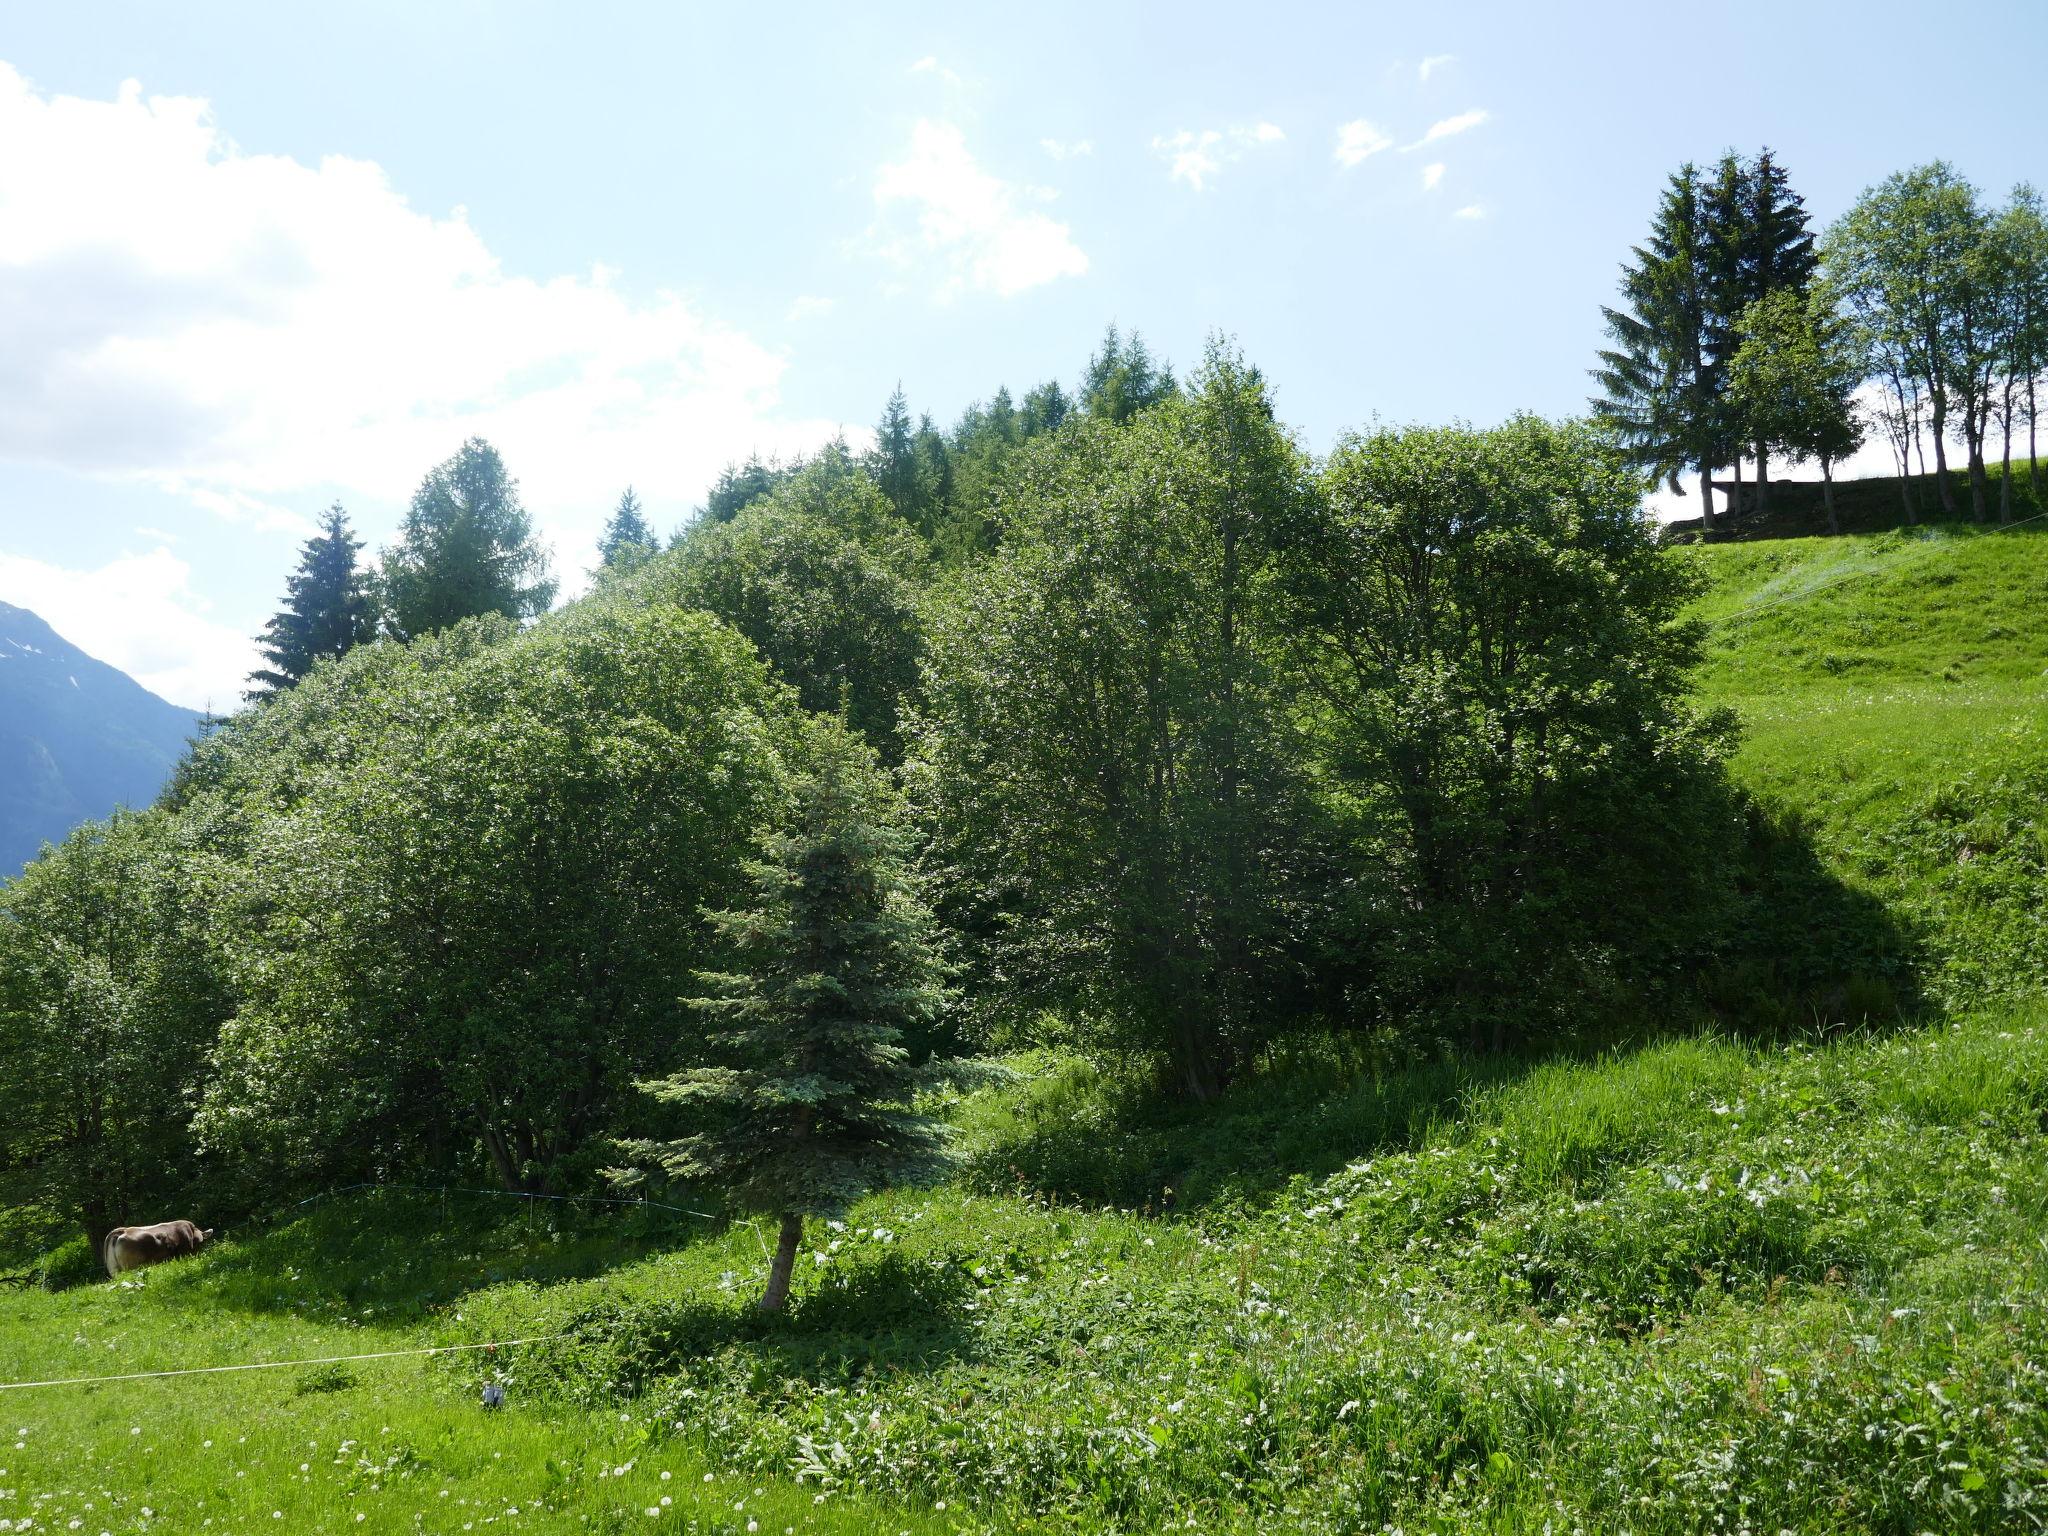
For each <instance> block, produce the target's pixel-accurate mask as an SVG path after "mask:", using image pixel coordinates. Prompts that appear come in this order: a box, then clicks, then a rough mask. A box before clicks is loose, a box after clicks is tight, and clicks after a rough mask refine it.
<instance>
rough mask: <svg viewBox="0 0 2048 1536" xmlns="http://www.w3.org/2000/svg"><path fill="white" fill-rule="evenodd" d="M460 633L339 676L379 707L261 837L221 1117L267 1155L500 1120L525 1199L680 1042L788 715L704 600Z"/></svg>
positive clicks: (471, 1129) (251, 1157)
mask: <svg viewBox="0 0 2048 1536" xmlns="http://www.w3.org/2000/svg"><path fill="white" fill-rule="evenodd" d="M451 640H453V641H454V643H455V645H456V647H457V648H458V649H466V654H461V655H460V656H459V658H458V659H453V660H451V661H449V662H447V663H446V664H443V665H438V666H436V665H431V662H432V660H433V657H432V652H431V651H429V652H428V653H426V654H425V655H423V656H422V657H420V658H417V659H415V662H414V664H413V665H400V666H395V667H383V668H375V669H374V670H373V671H369V672H368V675H357V676H354V677H351V676H346V675H342V676H337V677H335V678H334V679H333V681H332V685H331V687H332V691H333V692H335V693H345V692H348V691H350V690H351V689H352V687H355V686H361V687H362V688H364V689H365V691H366V695H367V696H366V697H359V698H358V699H357V700H355V701H352V704H351V707H350V708H348V709H347V710H346V711H345V712H343V713H339V714H338V715H337V716H336V717H335V722H334V723H335V725H336V726H337V727H338V730H337V732H336V735H337V737H338V739H334V740H330V741H329V742H327V743H324V744H320V745H321V746H322V748H323V749H322V750H321V751H320V754H319V756H320V760H318V761H315V762H311V763H303V764H292V763H287V764H284V765H279V766H282V767H284V768H285V770H286V772H287V773H288V774H289V775H290V776H291V778H292V779H293V780H294V783H295V792H294V797H293V800H292V801H291V803H289V804H288V805H286V806H284V807H281V808H279V809H277V810H275V811H273V812H267V813H264V814H259V815H257V816H255V817H254V819H253V821H252V823H251V824H250V825H249V826H248V827H247V829H246V831H245V832H244V833H243V834H242V835H243V836H244V837H245V838H246V842H245V845H244V850H243V853H242V856H241V859H240V861H239V863H238V868H237V871H236V883H235V888H234V890H233V892H232V894H231V898H230V900H229V901H228V903H226V905H225V910H224V911H223V914H222V924H223V927H224V929H225V930H226V932H225V934H224V936H223V940H222V942H223V946H224V948H225V950H226V952H227V963H228V967H229V970H230V973H231V975H232V977H233V980H234V985H235V992H236V995H237V999H238V1007H237V1011H236V1015H235V1017H234V1018H233V1019H232V1020H231V1021H230V1022H229V1023H228V1024H227V1025H226V1026H225V1027H224V1028H223V1030H222V1032H221V1036H220V1041H219V1044H218V1046H217V1047H216V1049H215V1051H214V1053H213V1076H212V1079H211V1081H210V1082H209V1084H208V1085H207V1089H206V1094H205V1101H204V1105H203V1107H202V1111H201V1114H200V1117H199V1129H200V1132H201V1135H202V1137H203V1138H204V1139H205V1141H206V1143H207V1144H208V1145H209V1146H211V1147H214V1148H218V1149H220V1150H221V1151H222V1152H223V1153H227V1152H230V1151H231V1152H232V1153H233V1156H234V1162H235V1165H236V1166H237V1167H238V1168H240V1169H242V1170H243V1171H244V1172H245V1173H249V1174H254V1173H255V1172H256V1171H258V1170H262V1171H265V1172H267V1173H269V1174H272V1175H273V1176H274V1175H275V1174H276V1173H280V1172H281V1173H283V1174H285V1175H287V1176H297V1177H307V1176H310V1175H315V1174H318V1175H324V1176H339V1175H341V1174H343V1173H353V1174H355V1175H357V1176H361V1174H362V1173H364V1172H367V1171H369V1170H372V1169H376V1168H379V1167H388V1166H391V1165H392V1164H393V1163H398V1164H408V1163H412V1164H417V1163H427V1164H440V1165H443V1166H445V1165H446V1164H447V1163H448V1162H449V1161H450V1160H451V1159H452V1158H455V1157H459V1156H461V1155H462V1154H464V1153H465V1152H466V1150H467V1148H468V1147H469V1146H470V1145H471V1143H472V1138H480V1139H481V1141H482V1144H483V1147H484V1150H485V1152H486V1154H487V1156H488V1158H489V1162H490V1166H491V1168H492V1170H493V1171H494V1172H495V1174H496V1176H497V1177H498V1178H499V1179H500V1180H501V1181H502V1182H503V1183H504V1184H505V1185H506V1186H507V1187H525V1188H536V1187H542V1188H544V1187H553V1186H555V1185H557V1184H559V1183H560V1182H561V1181H563V1180H564V1179H567V1178H570V1177H572V1176H573V1175H574V1173H575V1171H576V1170H577V1169H578V1168H579V1167H583V1166H585V1165H586V1164H587V1158H588V1156H590V1155H594V1152H592V1153H588V1154H586V1153H585V1151H584V1149H585V1148H586V1147H587V1146H589V1145H590V1144H591V1143H592V1142H593V1140H594V1138H596V1137H597V1136H598V1135H599V1134H601V1133H602V1132H604V1131H606V1130H609V1129H612V1128H613V1127H614V1123H615V1122H614V1116H615V1114H616V1113H617V1112H618V1111H619V1110H620V1107H621V1104H622V1102H623V1101H622V1095H625V1096H626V1098H627V1099H630V1095H629V1094H628V1083H629V1082H630V1080H631V1078H633V1077H634V1076H636V1075H639V1074H642V1073H645V1072H647V1071H650V1070H653V1069H655V1068H657V1067H658V1066H660V1065H662V1064H663V1063H664V1062H665V1061H666V1060H667V1059H669V1058H668V1056H667V1054H666V1053H667V1052H668V1051H669V1050H670V1049H671V1048H672V1042H671V1036H670V1024H669V1011H670V1009H669V1005H670V1000H671V999H672V998H673V997H674V995H675V993H676V991H677V990H678V989H679V987H680V985H681V983H682V981H683V980H684V978H686V977H687V976H688V974H689V973H690V971H691V969H692V968H693V967H694V966H696V965H698V964H701V963H702V962H703V961H704V960H705V959H706V958H707V956H708V955H709V953H710V951H709V950H708V949H707V948H706V947H705V946H706V945H707V943H708V938H709V936H708V934H707V932H706V930H705V927H704V925H703V923H702V921H701V920H700V918H699V916H698V913H699V909H700V908H702V907H703V906H704V905H706V904H707V903H708V904H717V903H719V902H721V901H723V900H725V899H727V898H728V897H729V896H730V895H732V894H733V893H734V892H735V891H736V890H737V889H738V881H739V878H740V863H741V860H742V857H743V854H744V851H745V848H744V843H745V836H744V829H745V828H747V827H749V826H751V825H752V824H753V823H754V822H755V820H756V819H757V818H758V817H759V816H760V815H761V814H762V813H763V810H764V809H765V807H766V806H768V805H769V804H770V803H772V801H773V799H774V797H775V796H777V795H778V794H779V793H780V787H779V786H780V777H781V762H780V754H781V752H782V751H783V750H784V748H785V746H786V744H787V742H788V740H789V736H788V731H789V723H788V722H789V716H788V710H787V705H786V704H785V703H784V701H783V699H782V697H781V696H780V695H779V692H778V691H777V690H776V689H775V688H774V687H773V686H772V685H771V684H770V683H769V682H768V681H767V679H766V678H765V677H764V676H763V674H762V671H761V669H760V667H759V664H758V663H757V662H756V661H755V660H754V658H753V657H752V656H751V655H750V654H749V648H748V647H747V645H746V643H745V642H744V641H743V640H742V639H740V638H739V637H738V636H736V635H734V634H733V633H732V632H731V631H729V630H727V629H725V628H724V627H723V626H721V625H719V624H717V623H716V622H715V621H713V620H711V619H710V618H708V617H706V616H704V615H698V614H684V613H681V612H679V611H677V610H675V609H673V608H660V607H657V608H650V609H644V610H635V609H632V608H630V607H625V606H620V605H615V604H608V603H601V602H600V603H592V604H586V605H585V606H584V607H582V608H580V609H579V610H578V611H577V612H576V613H575V614H574V615H571V616H564V617H563V618H561V619H559V620H556V621H552V622H550V623H548V624H546V625H543V626H540V627H538V628H536V629H534V630H532V631H530V632H527V633H525V634H522V635H518V636H516V637H505V638H501V639H499V640H497V642H496V643H489V637H488V635H487V634H485V633H483V632H482V631H471V629H470V626H462V627H459V628H458V630H457V631H455V632H453V635H452V636H451ZM350 659H351V660H353V659H354V658H350ZM422 661H424V662H428V663H429V664H428V665H420V664H419V662H422ZM345 670H346V668H344V671H345ZM313 708H314V710H317V709H318V708H319V705H318V703H315V704H314V706H313ZM307 745H315V743H307ZM258 773H259V776H261V774H262V770H261V768H260V766H259V768H258ZM229 782H232V781H231V780H230V781H229ZM252 809H254V808H253V807H251V806H249V804H248V802H246V801H244V802H241V812H242V814H244V815H247V814H248V813H249V812H250V811H251V810H252ZM579 1157H583V1158H584V1159H585V1163H579V1162H578V1159H579Z"/></svg>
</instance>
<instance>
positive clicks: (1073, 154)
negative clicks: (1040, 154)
mask: <svg viewBox="0 0 2048 1536" xmlns="http://www.w3.org/2000/svg"><path fill="white" fill-rule="evenodd" d="M1038 147H1039V148H1040V149H1042V150H1044V151H1045V152H1046V153H1047V154H1048V155H1051V156H1052V157H1053V159H1055V160H1078V159H1080V158H1081V157H1082V156H1084V155H1092V154H1094V153H1095V145H1094V143H1093V142H1092V141H1090V140H1088V139H1070V140H1061V139H1040V140H1039V141H1038Z"/></svg>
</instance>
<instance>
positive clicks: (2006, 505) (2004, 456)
mask: <svg viewBox="0 0 2048 1536" xmlns="http://www.w3.org/2000/svg"><path fill="white" fill-rule="evenodd" d="M1998 435H1999V437H2000V438H2001V439H2002V447H2001V456H2000V461H1999V475H1998V520H1999V522H2001V523H2010V522H2011V521H2012V377H2011V375H2007V376H2006V380H2005V407H2004V409H2003V410H2001V411H2000V412H1999V416H1998Z"/></svg>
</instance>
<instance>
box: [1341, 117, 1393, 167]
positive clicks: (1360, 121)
mask: <svg viewBox="0 0 2048 1536" xmlns="http://www.w3.org/2000/svg"><path fill="white" fill-rule="evenodd" d="M1393 142H1394V140H1393V136H1392V135H1391V134H1389V133H1388V132H1387V131H1386V129H1384V128H1382V127H1380V126H1379V124H1377V123H1375V122H1372V121H1371V120H1369V119H1367V118H1363V117H1360V118H1355V119H1353V120H1352V121H1351V122H1348V123H1346V124H1344V125H1343V126H1342V127H1341V128H1339V129H1338V130H1337V148H1336V151H1335V154H1334V158H1335V159H1336V161H1337V163H1338V164H1339V165H1341V166H1344V167H1346V168H1349V167H1351V166H1354V165H1357V164H1358V163H1359V162H1361V161H1363V160H1366V159H1369V158H1370V157H1371V156H1373V155H1376V154H1378V153H1379V152H1380V151H1381V150H1383V149H1386V148H1388V147H1389V146H1390V145H1392V143H1393Z"/></svg>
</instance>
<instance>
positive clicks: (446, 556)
mask: <svg viewBox="0 0 2048 1536" xmlns="http://www.w3.org/2000/svg"><path fill="white" fill-rule="evenodd" d="M382 580H383V588H384V607H385V620H384V621H385V623H386V625H387V626H388V627H389V628H390V629H391V631H392V633H393V634H394V635H395V636H397V637H398V638H399V639H401V640H403V639H410V638H411V637H413V636H415V635H424V634H429V633H431V632H432V631H434V630H439V629H446V628H447V627H448V626H449V625H451V624H455V623H457V622H459V621H460V620H463V619H466V618H470V617H472V616H473V615H476V614H483V613H502V614H504V615H505V616H506V617H508V618H513V619H530V618H534V617H537V616H538V615H540V614H542V613H545V612H546V611H547V608H548V605H549V604H550V603H552V602H553V601H554V597H555V583H554V581H553V579H552V578H551V577H550V576H549V575H548V556H547V551H546V549H545V548H543V547H542V546H541V544H540V543H539V541H537V540H536V539H535V538H534V536H533V524H532V521H531V519H529V518H528V516H527V513H526V508H525V507H524V506H522V505H521V504H520V501H519V482H518V481H517V480H514V479H513V478H512V477H511V476H510V475H508V474H507V473H506V472H505V461H504V460H503V459H502V458H500V457H499V456H498V450H497V449H495V448H493V447H492V446H491V445H490V444H489V443H487V442H485V441H484V440H483V439H482V438H480V437H472V438H471V439H470V440H469V441H468V442H466V443H464V444H463V445H462V447H461V449H460V450H458V451H457V453H456V454H455V456H454V457H453V458H451V459H449V460H447V461H446V462H445V463H442V464H437V465H436V466H435V467H434V468H433V469H431V470H429V471H428V472H427V477H426V479H424V480H422V481H421V482H420V488H419V489H418V490H417V491H415V492H414V493H413V498H412V506H411V507H410V508H409V509H408V510H407V511H406V514H405V521H404V522H403V523H402V524H401V525H400V527H399V540H398V543H397V545H396V546H395V547H393V548H391V549H387V550H385V551H384V559H383V572H382Z"/></svg>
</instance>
